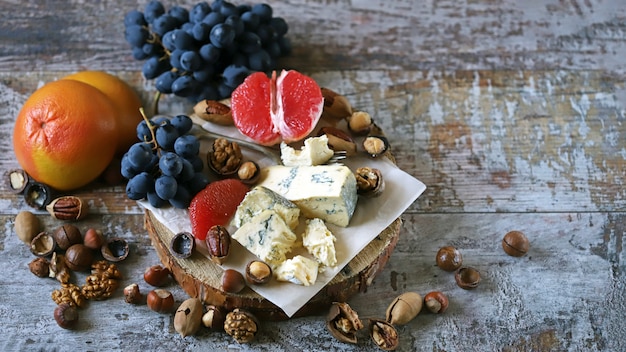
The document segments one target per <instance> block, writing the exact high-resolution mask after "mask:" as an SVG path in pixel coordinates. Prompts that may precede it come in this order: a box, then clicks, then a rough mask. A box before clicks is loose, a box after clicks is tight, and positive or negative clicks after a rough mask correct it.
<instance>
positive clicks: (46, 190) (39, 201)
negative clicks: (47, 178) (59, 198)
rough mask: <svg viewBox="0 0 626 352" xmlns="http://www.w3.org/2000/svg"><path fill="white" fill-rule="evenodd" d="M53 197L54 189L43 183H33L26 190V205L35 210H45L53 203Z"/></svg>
mask: <svg viewBox="0 0 626 352" xmlns="http://www.w3.org/2000/svg"><path fill="white" fill-rule="evenodd" d="M52 197H53V195H52V188H50V186H48V185H46V184H43V183H39V182H35V181H32V182H29V183H28V185H27V186H26V188H25V189H24V200H25V201H26V204H28V205H29V206H31V207H33V208H35V209H40V210H41V209H45V207H46V205H48V204H50V202H51V201H52Z"/></svg>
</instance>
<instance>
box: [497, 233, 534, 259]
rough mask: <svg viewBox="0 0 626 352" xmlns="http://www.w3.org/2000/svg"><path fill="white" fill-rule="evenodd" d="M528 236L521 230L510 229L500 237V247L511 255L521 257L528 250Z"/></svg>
mask: <svg viewBox="0 0 626 352" xmlns="http://www.w3.org/2000/svg"><path fill="white" fill-rule="evenodd" d="M529 246H530V243H529V242H528V237H526V235H524V233H523V232H521V231H510V232H508V233H507V234H506V235H504V238H503V239H502V249H504V251H505V252H506V254H508V255H510V256H513V257H522V256H524V255H525V254H526V252H528V247H529Z"/></svg>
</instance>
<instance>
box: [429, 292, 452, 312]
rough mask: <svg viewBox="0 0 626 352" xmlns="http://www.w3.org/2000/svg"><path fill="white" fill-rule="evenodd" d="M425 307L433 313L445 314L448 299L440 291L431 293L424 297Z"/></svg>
mask: <svg viewBox="0 0 626 352" xmlns="http://www.w3.org/2000/svg"><path fill="white" fill-rule="evenodd" d="M424 305H426V308H427V309H428V310H429V311H430V312H431V313H435V314H439V313H443V312H445V311H446V309H448V297H447V296H446V295H444V294H443V293H441V292H439V291H433V292H429V293H427V294H426V296H424Z"/></svg>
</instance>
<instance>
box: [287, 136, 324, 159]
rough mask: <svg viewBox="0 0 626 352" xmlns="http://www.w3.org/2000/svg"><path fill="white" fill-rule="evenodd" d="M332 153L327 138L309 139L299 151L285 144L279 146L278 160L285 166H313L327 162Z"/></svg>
mask: <svg viewBox="0 0 626 352" xmlns="http://www.w3.org/2000/svg"><path fill="white" fill-rule="evenodd" d="M333 154H334V152H333V151H332V149H330V148H329V147H328V136H326V135H321V136H319V137H309V138H307V139H305V140H304V145H303V146H302V148H300V150H296V149H294V148H292V147H290V146H289V145H287V144H286V143H285V142H282V143H281V144H280V158H281V160H282V161H283V165H285V166H314V165H321V164H324V163H325V162H327V161H328V160H329V159H330V158H331V157H332V156H333Z"/></svg>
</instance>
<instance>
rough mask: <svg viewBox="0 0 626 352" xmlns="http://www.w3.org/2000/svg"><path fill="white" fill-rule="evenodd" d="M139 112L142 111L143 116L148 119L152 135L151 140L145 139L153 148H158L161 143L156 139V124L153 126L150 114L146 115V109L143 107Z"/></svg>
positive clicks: (147, 122) (145, 119)
mask: <svg viewBox="0 0 626 352" xmlns="http://www.w3.org/2000/svg"><path fill="white" fill-rule="evenodd" d="M139 113H141V118H142V119H143V120H144V121H146V124H147V125H148V130H150V136H151V137H152V139H151V140H149V141H147V140H146V141H144V142H146V143H148V144H151V145H152V150H158V149H159V145H158V143H157V141H156V135H155V134H154V128H155V126H153V124H152V122H150V119H148V116H146V112H145V111H144V109H143V107H140V108H139Z"/></svg>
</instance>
